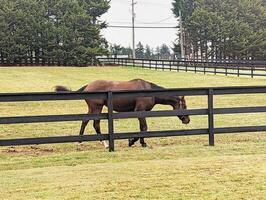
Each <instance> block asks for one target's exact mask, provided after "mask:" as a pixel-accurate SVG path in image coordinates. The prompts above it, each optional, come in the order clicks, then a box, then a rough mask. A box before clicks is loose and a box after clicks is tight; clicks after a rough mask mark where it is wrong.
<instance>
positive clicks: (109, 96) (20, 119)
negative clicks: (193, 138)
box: [0, 86, 266, 151]
mask: <svg viewBox="0 0 266 200" xmlns="http://www.w3.org/2000/svg"><path fill="white" fill-rule="evenodd" d="M258 93H260V94H265V93H266V86H257V87H223V88H192V89H166V90H149V91H143V90H142V91H115V92H96V93H16V94H14V93H13V94H0V102H21V101H23V102H25V101H55V100H56V101H59V100H81V99H86V98H90V99H106V100H107V102H108V104H107V105H108V112H107V113H102V114H72V115H43V116H15V117H14V116H13V117H0V124H19V123H40V122H62V121H82V120H108V133H105V134H101V135H83V136H79V135H77V136H57V137H40V138H19V139H1V140H0V146H10V145H30V144H48V143H66V142H84V141H100V140H109V150H110V151H114V142H115V140H122V139H130V138H134V137H145V138H150V137H168V136H189V135H208V136H209V145H214V135H215V134H221V133H236V132H237V133H241V132H259V131H266V124H264V125H262V126H244V127H223V128H215V127H214V115H220V114H236V113H258V112H266V106H263V107H233V108H214V107H213V97H214V96H215V95H229V94H230V95H232V94H258ZM172 95H178V96H181V95H185V96H199V95H204V96H207V99H208V107H207V108H204V109H191V110H173V111H172V110H166V111H140V112H121V113H114V111H113V100H114V99H117V98H125V97H127V98H136V97H155V96H172ZM254 98H255V97H254ZM188 104H189V102H188ZM177 115H207V116H208V128H205V129H191V130H166V131H161V130H160V131H146V132H128V133H115V129H114V128H115V127H114V119H125V118H143V117H167V116H177ZM77 129H78V127H77Z"/></svg>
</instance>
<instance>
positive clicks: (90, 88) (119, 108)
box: [55, 79, 190, 148]
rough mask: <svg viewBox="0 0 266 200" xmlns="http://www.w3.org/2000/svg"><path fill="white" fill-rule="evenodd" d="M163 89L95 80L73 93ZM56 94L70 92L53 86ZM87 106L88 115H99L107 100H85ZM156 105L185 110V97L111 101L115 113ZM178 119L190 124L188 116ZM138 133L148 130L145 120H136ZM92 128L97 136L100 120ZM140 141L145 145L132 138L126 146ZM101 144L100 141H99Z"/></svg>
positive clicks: (145, 83) (136, 81) (137, 82)
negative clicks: (138, 128) (138, 127)
mask: <svg viewBox="0 0 266 200" xmlns="http://www.w3.org/2000/svg"><path fill="white" fill-rule="evenodd" d="M158 89H161V90H163V89H165V88H164V87H161V86H159V85H156V84H154V83H152V82H148V81H145V80H142V79H133V80H130V81H108V80H96V81H94V82H92V83H90V84H88V85H85V86H83V87H81V88H80V89H78V90H76V91H75V92H104V91H105V92H106V91H119V90H158ZM55 91H56V92H70V91H71V90H70V89H68V88H67V87H65V86H55ZM85 101H86V103H87V105H88V114H100V113H101V112H102V109H103V106H106V107H107V100H104V99H85ZM156 104H162V105H170V106H172V108H173V110H184V109H187V105H186V101H185V97H184V96H182V97H179V96H158V97H136V98H131V97H130V98H126V97H123V98H120V99H114V100H113V110H114V111H116V112H132V111H151V110H152V109H153V107H154V106H155V105H156ZM178 118H179V119H180V120H181V121H182V123H183V124H188V123H189V122H190V117H189V116H188V115H178ZM138 120H139V126H140V131H141V132H145V131H147V130H148V126H147V122H146V118H138ZM88 122H89V120H84V121H82V123H81V127H80V132H79V135H83V134H84V131H85V128H86V126H87V124H88ZM93 127H94V129H95V131H96V133H97V134H101V128H100V120H94V122H93ZM139 139H140V144H141V146H142V147H146V146H147V144H146V142H145V141H144V138H132V139H129V141H128V146H129V147H131V146H132V145H134V144H135V142H137V141H138V140H139ZM101 142H102V141H101ZM102 143H103V145H104V146H105V148H108V145H107V143H106V142H105V141H104V142H102Z"/></svg>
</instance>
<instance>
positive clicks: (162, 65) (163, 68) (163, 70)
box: [162, 61, 164, 71]
mask: <svg viewBox="0 0 266 200" xmlns="http://www.w3.org/2000/svg"><path fill="white" fill-rule="evenodd" d="M162 68H163V71H164V61H162Z"/></svg>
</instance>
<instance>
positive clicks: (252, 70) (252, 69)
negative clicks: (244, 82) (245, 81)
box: [251, 65, 254, 78]
mask: <svg viewBox="0 0 266 200" xmlns="http://www.w3.org/2000/svg"><path fill="white" fill-rule="evenodd" d="M251 78H254V66H253V65H251Z"/></svg>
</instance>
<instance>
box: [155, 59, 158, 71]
mask: <svg viewBox="0 0 266 200" xmlns="http://www.w3.org/2000/svg"><path fill="white" fill-rule="evenodd" d="M157 68H158V63H157V60H155V70H157Z"/></svg>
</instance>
